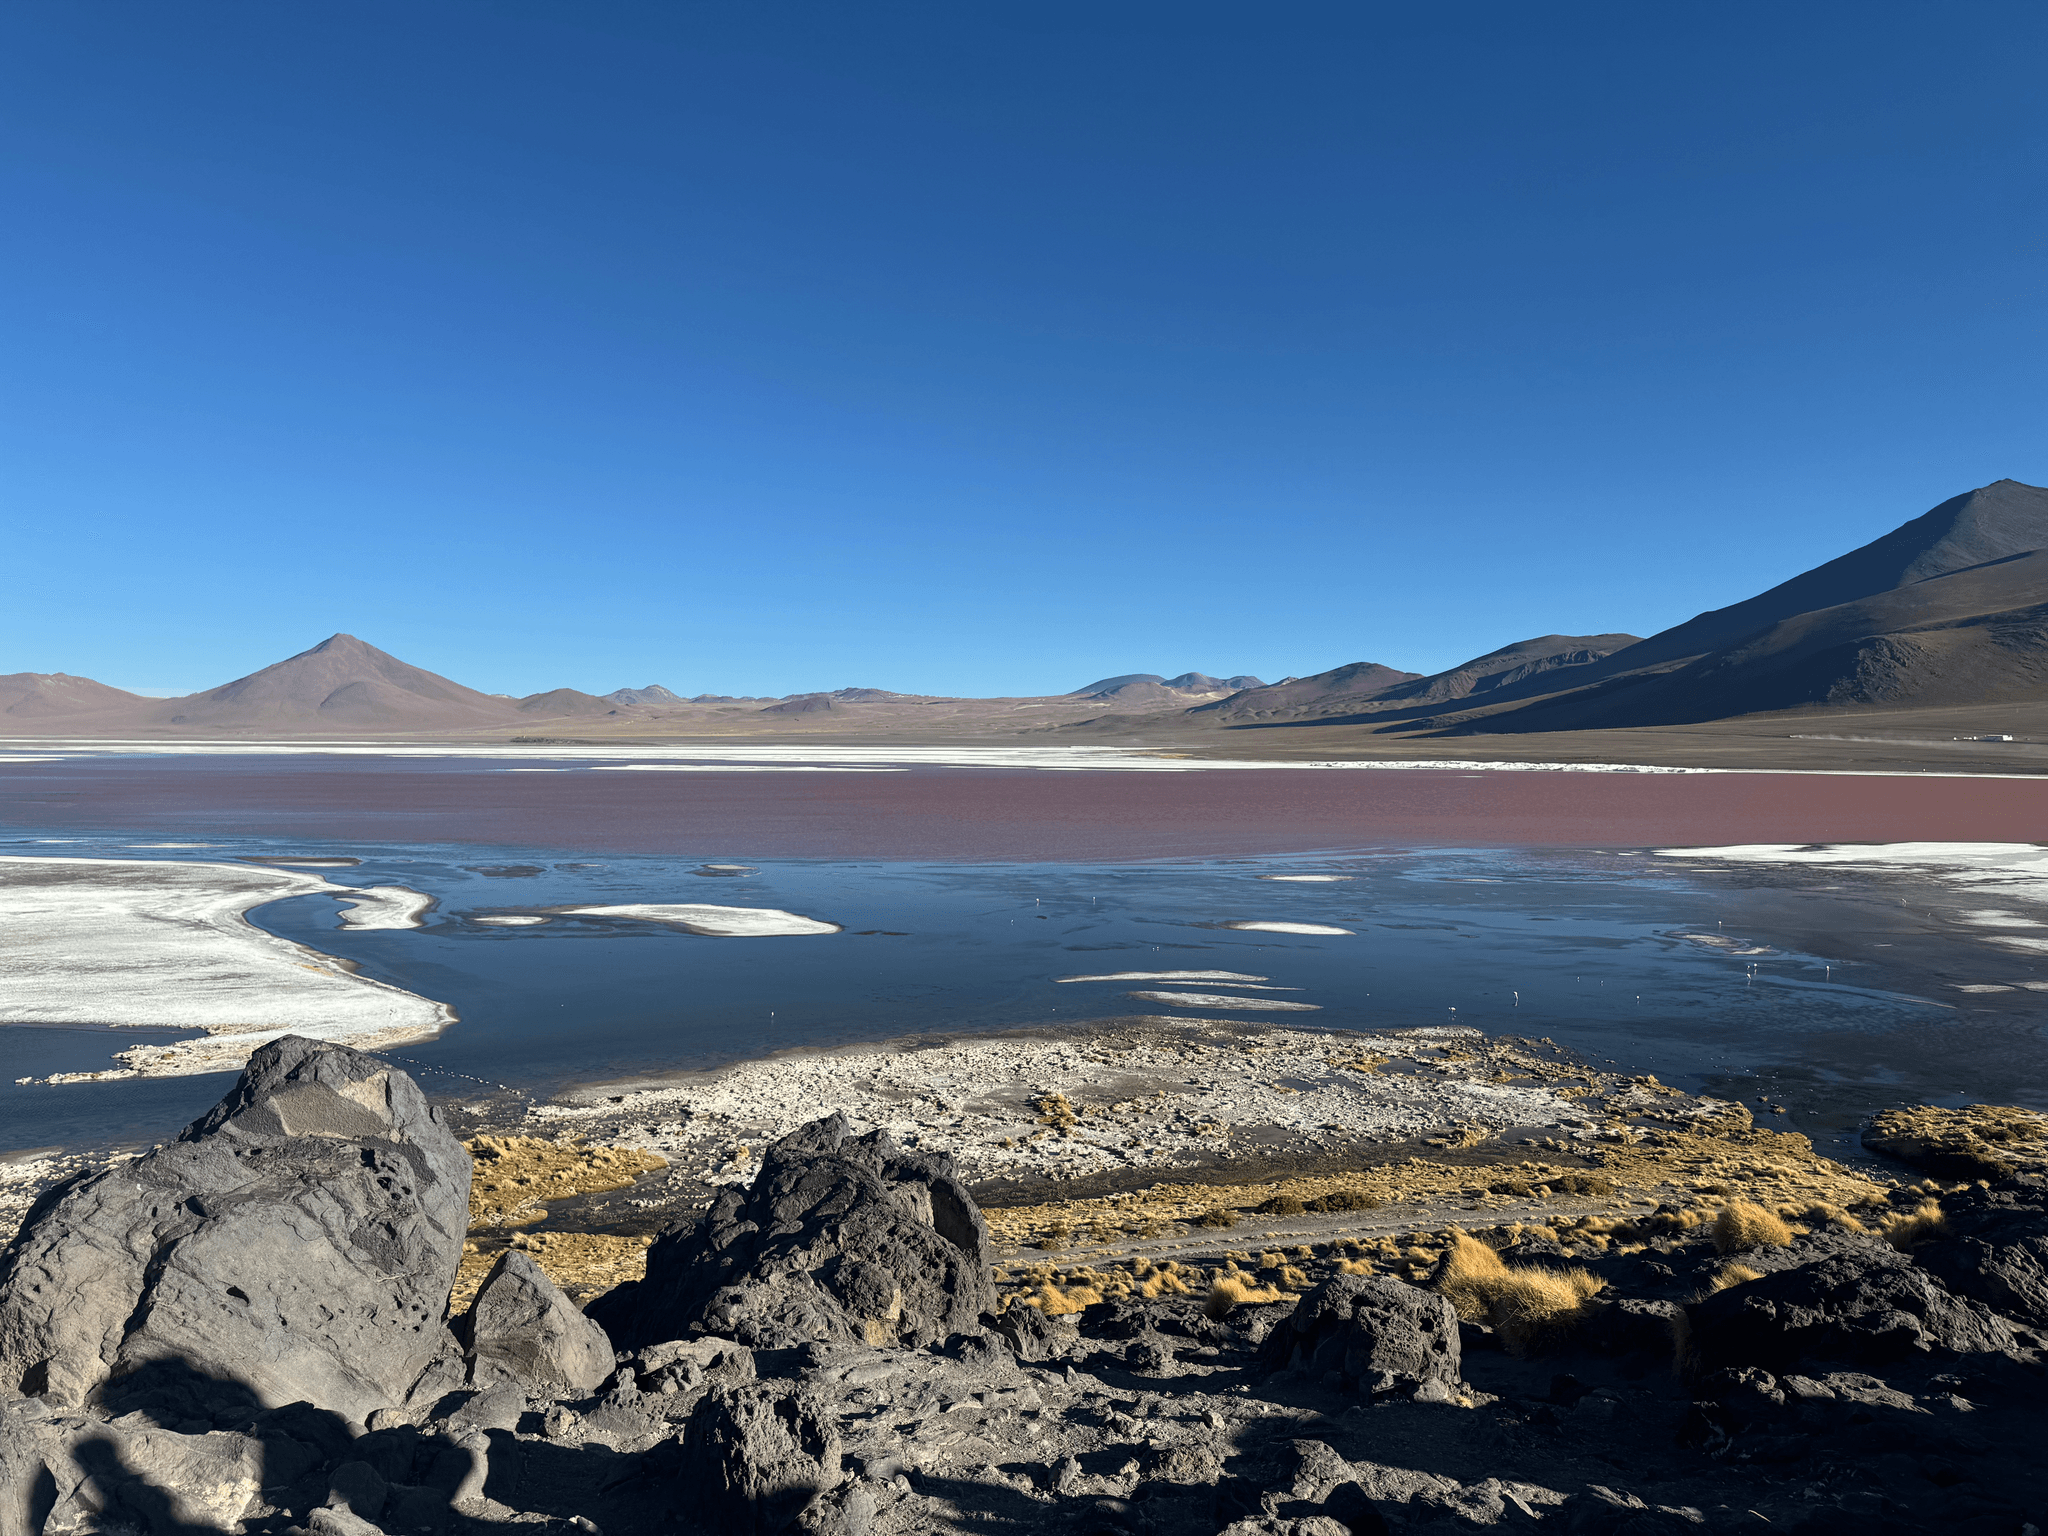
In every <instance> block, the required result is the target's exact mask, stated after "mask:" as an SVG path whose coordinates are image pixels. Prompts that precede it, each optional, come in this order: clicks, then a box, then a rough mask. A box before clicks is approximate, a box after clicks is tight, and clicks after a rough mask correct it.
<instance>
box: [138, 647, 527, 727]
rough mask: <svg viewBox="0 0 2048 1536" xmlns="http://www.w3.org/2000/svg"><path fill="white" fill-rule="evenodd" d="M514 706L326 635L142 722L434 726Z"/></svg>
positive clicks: (488, 718)
mask: <svg viewBox="0 0 2048 1536" xmlns="http://www.w3.org/2000/svg"><path fill="white" fill-rule="evenodd" d="M518 718H519V716H518V712H517V709H516V706H514V705H512V704H510V703H508V702H507V701H505V700H504V699H494V698H492V697H491V696H490V695H489V694H487V693H478V692H477V691H476V690H475V689H474V688H465V687H463V686H462V684H460V683H454V682H450V681H449V680H448V679H447V678H445V677H441V676H439V675H438V674H436V673H433V672H428V671H426V670H425V669H424V668H421V667H415V666H412V665H410V664H409V663H407V662H403V661H400V660H399V659H398V658H397V657H396V656H392V655H389V654H387V653H386V652H384V651H380V650H378V649H377V647H375V646H374V645H368V644H365V643H364V642H363V641H361V640H358V639H357V638H356V637H355V636H354V635H332V636H330V637H328V638H327V639H325V640H323V641H321V642H320V643H319V644H318V645H316V646H314V647H313V648H312V649H311V650H309V651H301V652H299V654H298V655H296V656H292V657H288V658H286V659H285V660H283V661H280V662H277V663H276V664H274V665H272V666H268V667H265V668H264V669H263V670H262V671H260V672H252V673H250V674H249V675H248V676H247V677H238V678H236V679H235V680H234V681H233V682H232V683H225V684H223V685H222V686H221V687H218V688H214V689H210V690H209V691H207V692H205V693H195V694H190V695H188V696H187V697H185V698H182V699H166V700H164V701H163V702H162V703H161V704H158V705H156V706H155V707H153V708H152V709H150V710H148V711H147V723H149V724H156V725H171V726H182V727H187V728H190V727H193V726H206V727H214V728H223V727H225V728H234V727H245V728H246V727H254V728H257V729H262V730H287V731H290V730H319V729H342V730H438V729H461V728H463V727H471V728H474V727H477V726H486V725H501V724H504V723H505V722H507V721H510V720H516V719H518Z"/></svg>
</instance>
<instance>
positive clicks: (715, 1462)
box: [681, 1381, 840, 1536]
mask: <svg viewBox="0 0 2048 1536" xmlns="http://www.w3.org/2000/svg"><path fill="white" fill-rule="evenodd" d="M839 1454H840V1447H839V1430H838V1426H837V1424H836V1422H835V1415H834V1414H832V1413H831V1412H829V1411H828V1410H827V1409H826V1408H825V1407H824V1405H823V1404H822V1403H821V1402H820V1401H819V1400H818V1399H817V1397H816V1396H815V1394H814V1393H812V1392H811V1391H810V1390H809V1389H808V1388H806V1387H803V1386H800V1385H798V1384H796V1383H794V1382H787V1381H763V1382H750V1383H748V1384H746V1385H745V1386H739V1387H720V1388H716V1389H714V1390H713V1391H712V1392H711V1393H710V1394H709V1395H708V1396H707V1397H706V1398H705V1399H704V1401H703V1402H702V1403H701V1404H699V1405H698V1408H697V1411H696V1412H695V1413H693V1414H691V1415H690V1423H689V1428H688V1429H687V1430H686V1431H685V1433H684V1436H683V1467H682V1472H681V1480H682V1482H683V1485H684V1487H685V1489H686V1490H687V1492H688V1494H689V1497H690V1499H691V1500H692V1501H693V1502H694V1503H695V1505H696V1509H697V1512H698V1519H699V1521H701V1522H702V1523H701V1524H699V1525H697V1526H696V1527H695V1528H696V1529H699V1530H705V1531H712V1532H717V1533H719V1536H728V1533H729V1536H757V1533H758V1536H769V1533H771V1532H775V1531H780V1530H782V1529H784V1528H785V1527H786V1526H788V1525H789V1523H790V1522H791V1521H792V1520H794V1519H795V1518H796V1517H797V1516H798V1515H799V1514H800V1513H802V1512H803V1509H804V1507H805V1506H806V1505H807V1504H809V1503H810V1502H811V1501H812V1500H813V1499H815V1498H816V1497H817V1496H818V1495H819V1494H820V1493H823V1492H825V1491H826V1490H827V1489H829V1488H832V1487H834V1486H836V1485H837V1484H838V1482H839V1481H840V1468H839Z"/></svg>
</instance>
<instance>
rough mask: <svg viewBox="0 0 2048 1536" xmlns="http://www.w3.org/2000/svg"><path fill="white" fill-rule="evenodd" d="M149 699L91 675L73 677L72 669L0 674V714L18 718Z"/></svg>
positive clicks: (88, 711) (92, 711)
mask: <svg viewBox="0 0 2048 1536" xmlns="http://www.w3.org/2000/svg"><path fill="white" fill-rule="evenodd" d="M150 702H151V701H150V700H148V699H146V698H144V697H143V696H142V695H141V694H139V693H129V692H127V691H126V690H125V689H121V688H110V687H108V686H107V684H105V683H96V682H94V681H93V680H92V679H91V678H89V677H73V676H72V675H71V674H70V673H69V672H10V673H7V674H6V675H4V676H0V714H4V715H12V716H14V717H15V718H16V719H26V720H34V719H48V718H49V717H51V716H53V715H96V714H105V713H107V712H108V711H110V710H117V709H128V708H138V707H141V706H145V705H147V704H149V703H150Z"/></svg>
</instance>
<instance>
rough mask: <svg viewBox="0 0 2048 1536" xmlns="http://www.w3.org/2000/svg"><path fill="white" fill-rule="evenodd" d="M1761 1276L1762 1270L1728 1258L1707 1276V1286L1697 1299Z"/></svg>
mask: <svg viewBox="0 0 2048 1536" xmlns="http://www.w3.org/2000/svg"><path fill="white" fill-rule="evenodd" d="M1763 1277H1764V1273H1763V1271H1762V1270H1760V1269H1751V1268H1750V1267H1749V1266H1748V1265H1747V1264H1743V1263H1739V1262H1737V1261H1735V1260H1730V1261H1729V1262H1728V1263H1726V1264H1723V1265H1722V1266H1721V1267H1720V1268H1719V1269H1717V1270H1715V1271H1714V1273H1713V1274H1711V1275H1709V1276H1708V1277H1707V1288H1706V1289H1705V1290H1704V1291H1702V1292H1701V1293H1700V1295H1699V1299H1700V1300H1701V1301H1705V1300H1706V1299H1707V1298H1708V1297H1709V1296H1712V1295H1714V1294H1716V1293H1717V1292H1720V1291H1725V1290H1727V1289H1728V1288H1729V1287H1730V1286H1734V1285H1747V1284H1749V1282H1750V1281H1752V1280H1761V1279H1763Z"/></svg>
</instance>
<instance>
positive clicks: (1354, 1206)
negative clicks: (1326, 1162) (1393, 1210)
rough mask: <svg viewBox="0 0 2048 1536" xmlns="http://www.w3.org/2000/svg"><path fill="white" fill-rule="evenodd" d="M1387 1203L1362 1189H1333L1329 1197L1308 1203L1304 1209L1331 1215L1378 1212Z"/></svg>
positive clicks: (1325, 1196) (1321, 1197)
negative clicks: (1346, 1212) (1337, 1213)
mask: <svg viewBox="0 0 2048 1536" xmlns="http://www.w3.org/2000/svg"><path fill="white" fill-rule="evenodd" d="M1386 1203H1387V1202H1386V1201H1385V1200H1383V1199H1381V1198H1380V1197H1379V1196H1378V1195H1374V1194H1368V1193H1367V1192H1366V1191H1364V1190H1362V1189H1333V1190H1331V1191H1330V1193H1328V1194H1327V1195H1318V1196H1317V1197H1316V1198H1315V1199H1313V1200H1310V1201H1306V1202H1305V1203H1304V1204H1303V1206H1302V1209H1304V1210H1309V1211H1314V1212H1316V1213H1317V1214H1319V1215H1329V1214H1331V1213H1332V1212H1336V1211H1376V1210H1378V1209H1379V1208H1380V1207H1381V1206H1383V1205H1385V1204H1386Z"/></svg>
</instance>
